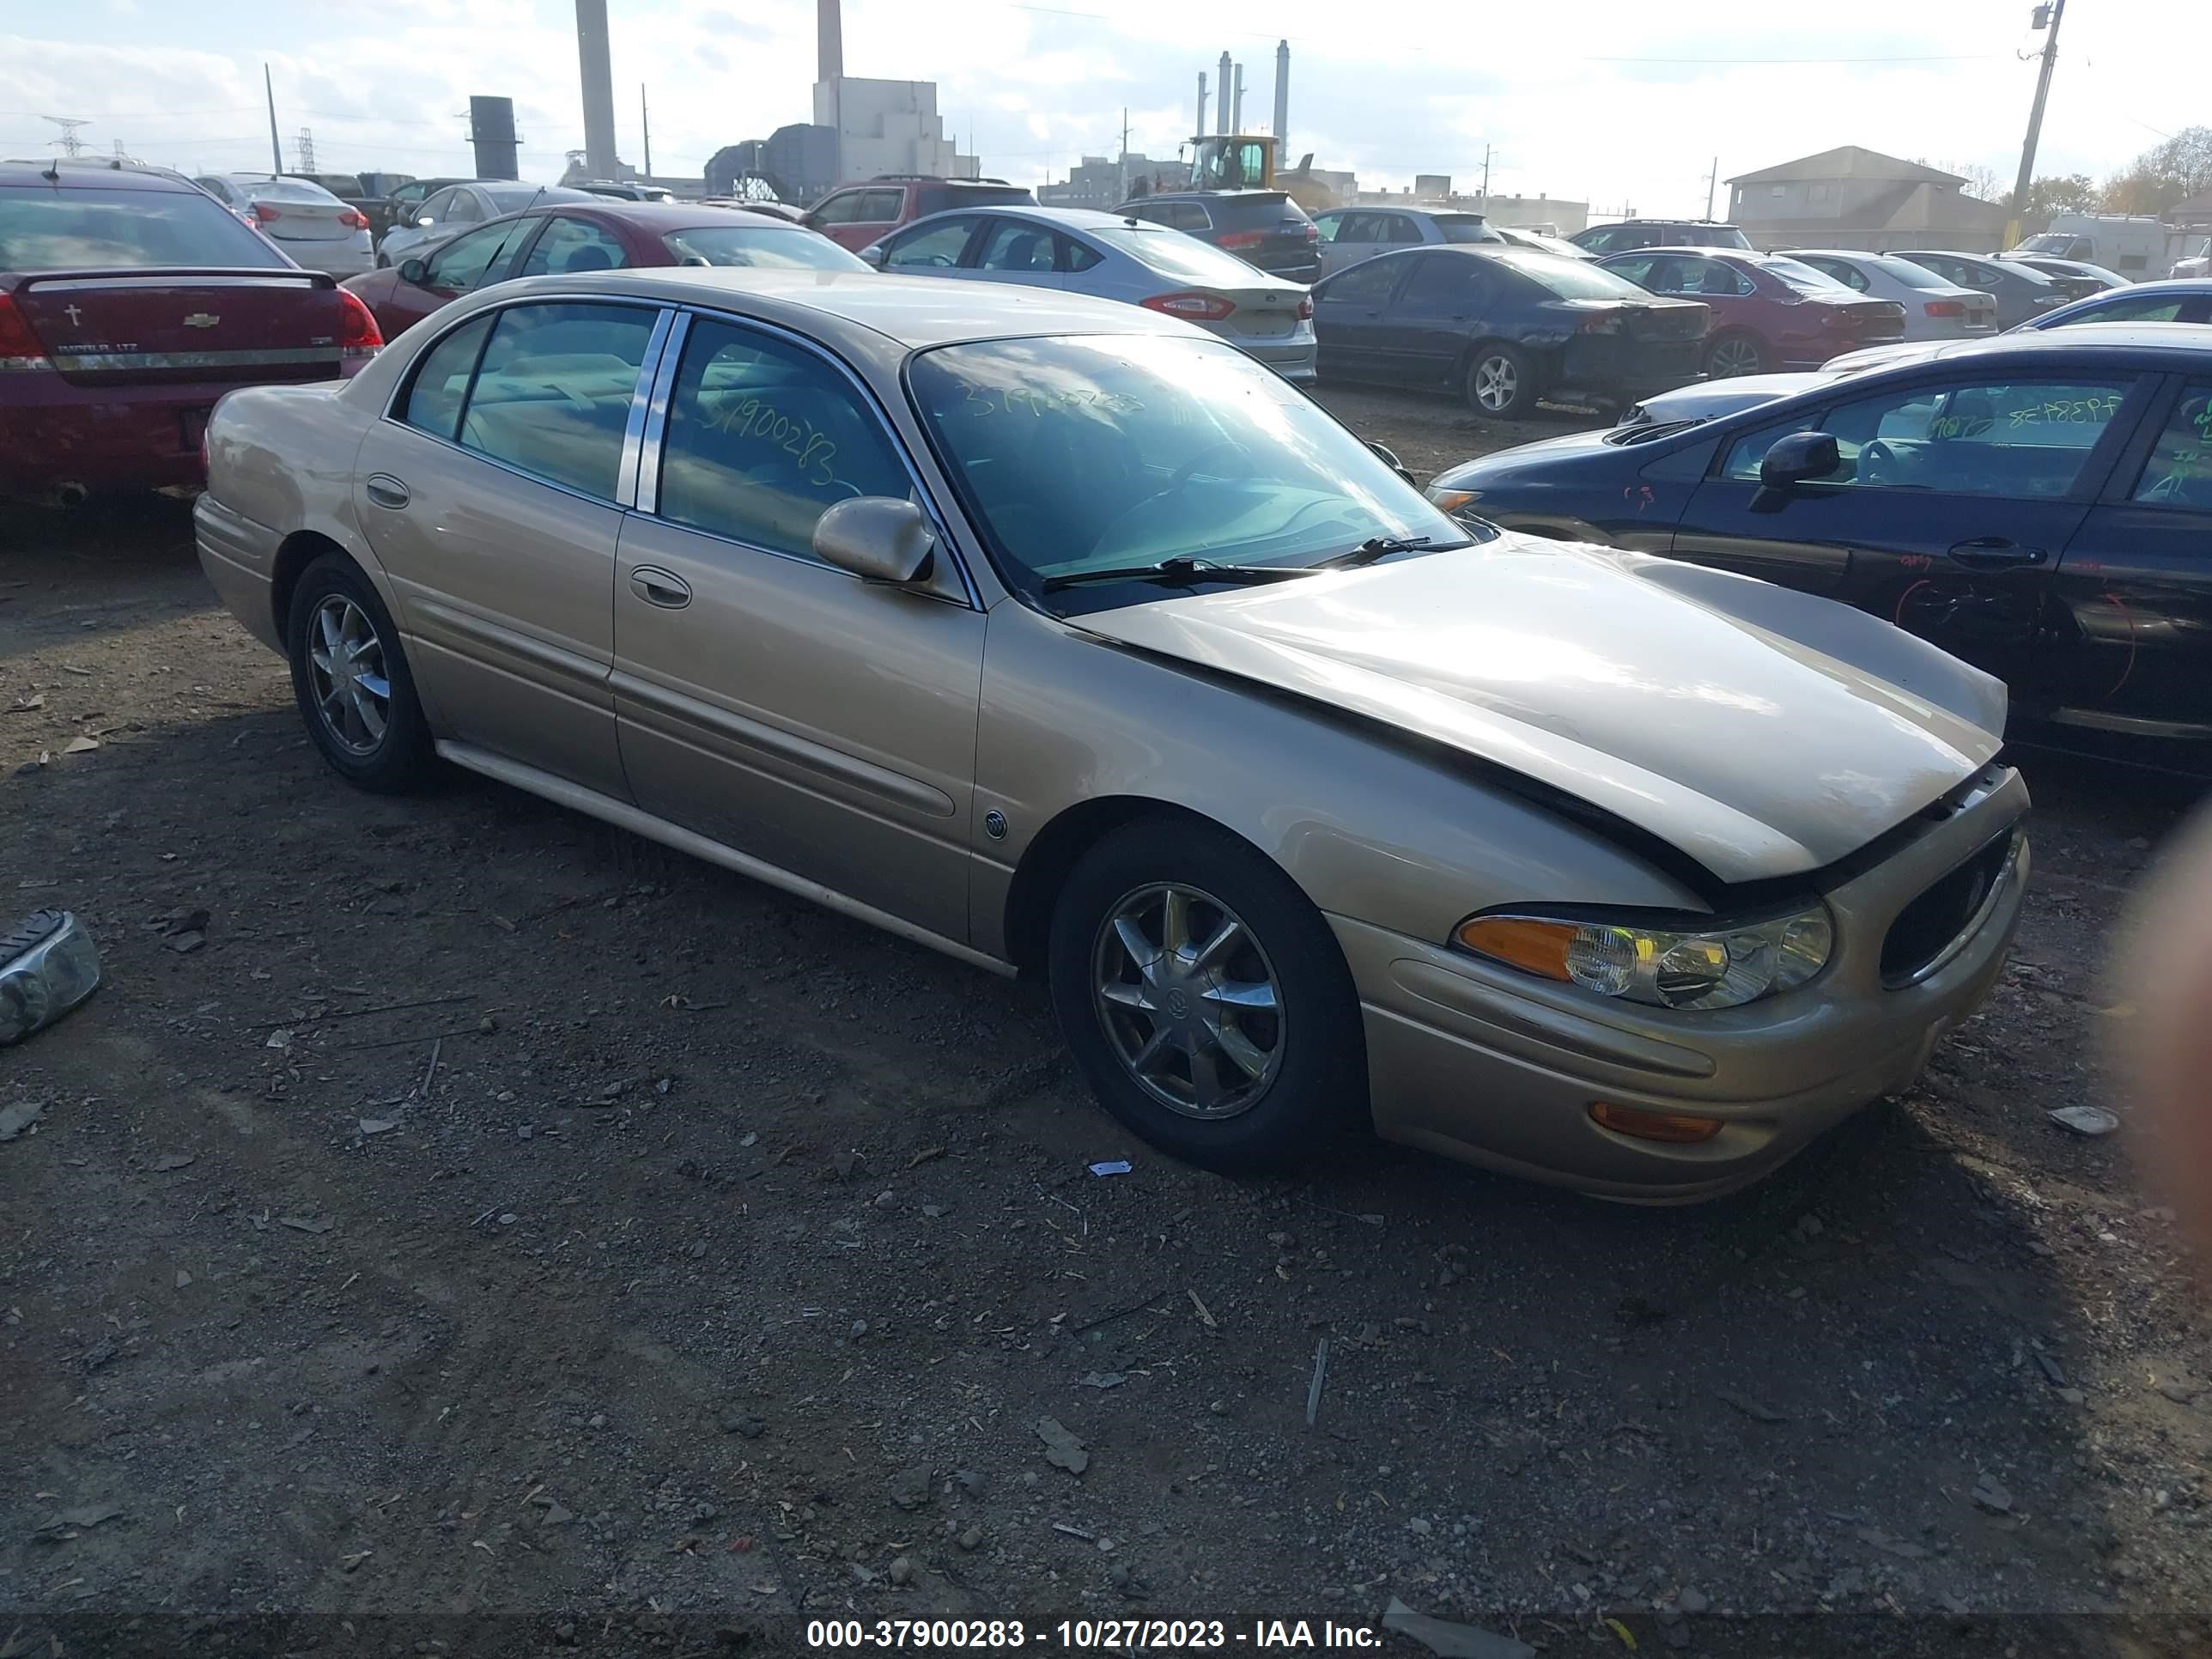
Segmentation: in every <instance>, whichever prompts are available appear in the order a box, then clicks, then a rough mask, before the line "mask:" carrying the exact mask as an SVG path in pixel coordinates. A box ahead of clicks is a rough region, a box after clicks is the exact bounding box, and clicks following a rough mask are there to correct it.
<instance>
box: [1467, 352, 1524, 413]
mask: <svg viewBox="0 0 2212 1659" xmlns="http://www.w3.org/2000/svg"><path fill="white" fill-rule="evenodd" d="M1520 395H1521V374H1520V371H1519V370H1518V369H1516V368H1514V367H1513V360H1512V359H1511V358H1510V357H1485V358H1484V359H1483V360H1482V361H1481V362H1479V363H1477V364H1476V365H1475V366H1474V401H1475V402H1476V403H1477V404H1480V405H1481V406H1482V407H1483V408H1485V409H1486V410H1490V411H1491V413H1492V414H1493V415H1494V414H1496V413H1497V412H1498V410H1501V409H1510V408H1512V407H1513V400H1514V399H1515V398H1517V397H1519V396H1520Z"/></svg>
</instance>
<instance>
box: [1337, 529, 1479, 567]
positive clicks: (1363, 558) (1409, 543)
mask: <svg viewBox="0 0 2212 1659" xmlns="http://www.w3.org/2000/svg"><path fill="white" fill-rule="evenodd" d="M1436 539H1437V538H1435V537H1433V536H1370V537H1369V538H1367V539H1366V540H1365V541H1364V542H1362V543H1360V544H1359V545H1358V546H1357V547H1355V548H1353V549H1352V551H1350V552H1349V553H1340V554H1338V555H1337V556H1335V557H1334V558H1333V559H1323V560H1322V562H1320V563H1319V564H1310V565H1308V566H1307V567H1306V568H1307V569H1309V570H1346V569H1350V568H1352V566H1354V565H1362V564H1372V563H1374V562H1375V561H1376V560H1377V559H1385V558H1388V557H1389V556H1390V555H1391V554H1393V553H1411V552H1413V551H1414V550H1417V549H1419V548H1424V547H1433V546H1435V545H1436ZM1454 545H1455V546H1458V547H1465V546H1466V545H1467V544H1466V543H1465V542H1458V543H1455V544H1454Z"/></svg>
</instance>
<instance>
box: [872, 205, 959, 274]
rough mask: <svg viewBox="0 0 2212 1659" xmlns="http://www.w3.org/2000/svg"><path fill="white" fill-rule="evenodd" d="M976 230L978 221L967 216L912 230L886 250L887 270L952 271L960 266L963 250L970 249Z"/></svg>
mask: <svg viewBox="0 0 2212 1659" xmlns="http://www.w3.org/2000/svg"><path fill="white" fill-rule="evenodd" d="M974 230H975V220H974V219H972V218H970V217H969V216H968V215H966V214H964V213H963V214H962V215H960V216H958V217H957V218H953V219H941V220H939V221H938V222H936V223H934V224H930V225H924V226H922V227H921V228H919V229H916V230H914V231H910V232H908V234H906V235H903V236H902V237H900V238H899V239H898V240H896V241H895V242H893V243H892V244H891V245H890V247H889V248H888V249H887V250H886V251H885V252H884V269H885V270H951V268H952V267H953V266H955V265H957V264H959V263H960V251H961V250H962V249H963V248H964V247H966V246H968V238H969V234H970V233H972V232H973V231H974Z"/></svg>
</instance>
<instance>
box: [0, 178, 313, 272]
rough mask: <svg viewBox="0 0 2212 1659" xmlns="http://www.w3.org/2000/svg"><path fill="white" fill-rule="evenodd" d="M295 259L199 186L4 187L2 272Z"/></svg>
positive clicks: (274, 265)
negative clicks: (162, 188)
mask: <svg viewBox="0 0 2212 1659" xmlns="http://www.w3.org/2000/svg"><path fill="white" fill-rule="evenodd" d="M291 263H292V262H291V261H290V260H289V259H287V258H285V257H284V256H283V254H281V253H279V252H277V251H276V249H275V248H273V247H271V246H269V244H268V243H267V242H265V241H264V240H262V239H261V238H260V237H259V236H258V235H256V234H254V233H253V232H252V231H250V230H248V229H247V228H246V227H245V226H244V225H242V224H240V222H238V221H237V219H236V218H234V217H233V216H231V215H230V214H229V213H228V212H227V211H226V210H224V209H223V208H222V206H221V205H219V204H216V202H214V201H212V200H210V198H209V197H205V196H203V195H202V194H200V192H199V191H197V190H175V191H155V190H67V189H64V190H14V189H0V270H76V269H79V268H82V267H85V266H94V267H108V268H113V267H116V266H133V265H229V266H243V267H247V268H251V269H253V270H272V269H273V270H284V269H289V267H290V265H291Z"/></svg>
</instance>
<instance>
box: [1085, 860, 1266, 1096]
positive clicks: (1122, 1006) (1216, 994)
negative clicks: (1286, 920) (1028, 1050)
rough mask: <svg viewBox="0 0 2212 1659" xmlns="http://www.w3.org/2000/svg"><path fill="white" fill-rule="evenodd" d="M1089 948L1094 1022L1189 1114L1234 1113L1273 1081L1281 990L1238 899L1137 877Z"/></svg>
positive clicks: (1148, 1085) (1144, 1078)
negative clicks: (1235, 904) (1141, 882)
mask: <svg viewBox="0 0 2212 1659" xmlns="http://www.w3.org/2000/svg"><path fill="white" fill-rule="evenodd" d="M1091 1000H1092V1002H1093V1005H1094V1006H1095V1007H1096V1008H1097V1013H1098V1020H1099V1024H1101V1025H1103V1027H1104V1028H1105V1031H1106V1036H1107V1040H1108V1042H1109V1043H1110V1044H1111V1045H1112V1047H1113V1049H1114V1053H1115V1057H1116V1058H1118V1059H1119V1060H1121V1064H1122V1065H1123V1066H1126V1067H1127V1070H1128V1073H1129V1075H1130V1076H1131V1077H1132V1078H1133V1079H1136V1081H1137V1083H1138V1085H1139V1086H1140V1087H1141V1088H1142V1089H1143V1090H1144V1091H1145V1092H1146V1093H1147V1094H1149V1095H1151V1096H1152V1097H1153V1098H1154V1099H1155V1100H1158V1102H1159V1103H1161V1104H1163V1105H1164V1106H1166V1107H1168V1108H1169V1109H1171V1110H1173V1111H1176V1112H1180V1113H1181V1114H1182V1115H1184V1116H1186V1117H1195V1118H1227V1117H1235V1116H1237V1115H1238V1114H1239V1113H1241V1112H1244V1111H1247V1110H1249V1109H1251V1107H1252V1106H1253V1105H1254V1104H1255V1103H1256V1102H1257V1101H1258V1100H1259V1098H1260V1097H1261V1095H1263V1094H1265V1093H1266V1092H1267V1085H1269V1084H1271V1083H1273V1081H1274V1080H1275V1074H1276V1073H1277V1072H1278V1071H1279V1069H1280V1068H1281V1065H1282V1057H1283V1009H1282V996H1281V992H1280V989H1279V983H1278V981H1277V979H1276V976H1275V969H1274V965H1273V963H1270V962H1269V961H1268V960H1267V952H1266V951H1263V950H1261V948H1260V941H1259V940H1258V939H1257V938H1256V937H1255V936H1254V934H1253V933H1252V931H1251V930H1250V929H1249V928H1248V927H1245V925H1244V923H1243V921H1242V919H1240V918H1239V917H1238V916H1237V913H1236V912H1235V911H1233V910H1231V909H1230V908H1229V907H1228V906H1227V905H1225V904H1224V903H1222V902H1221V901H1220V900H1219V899H1217V898H1215V897H1213V896H1212V895H1211V894H1208V893H1206V892H1203V891H1201V890H1199V889H1198V888H1195V887H1187V886H1183V885H1181V884H1176V883H1173V882H1161V883H1155V884H1152V885H1150V886H1145V887H1139V888H1138V889H1136V890H1134V891H1133V892H1130V893H1127V894H1125V895H1124V896H1122V898H1121V901H1120V902H1118V903H1116V904H1115V906H1114V908H1112V910H1111V911H1110V912H1109V914H1108V915H1107V918H1106V921H1105V922H1104V923H1103V925H1102V926H1101V927H1100V928H1099V929H1098V937H1097V941H1096V943H1095V944H1094V945H1092V947H1091Z"/></svg>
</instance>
